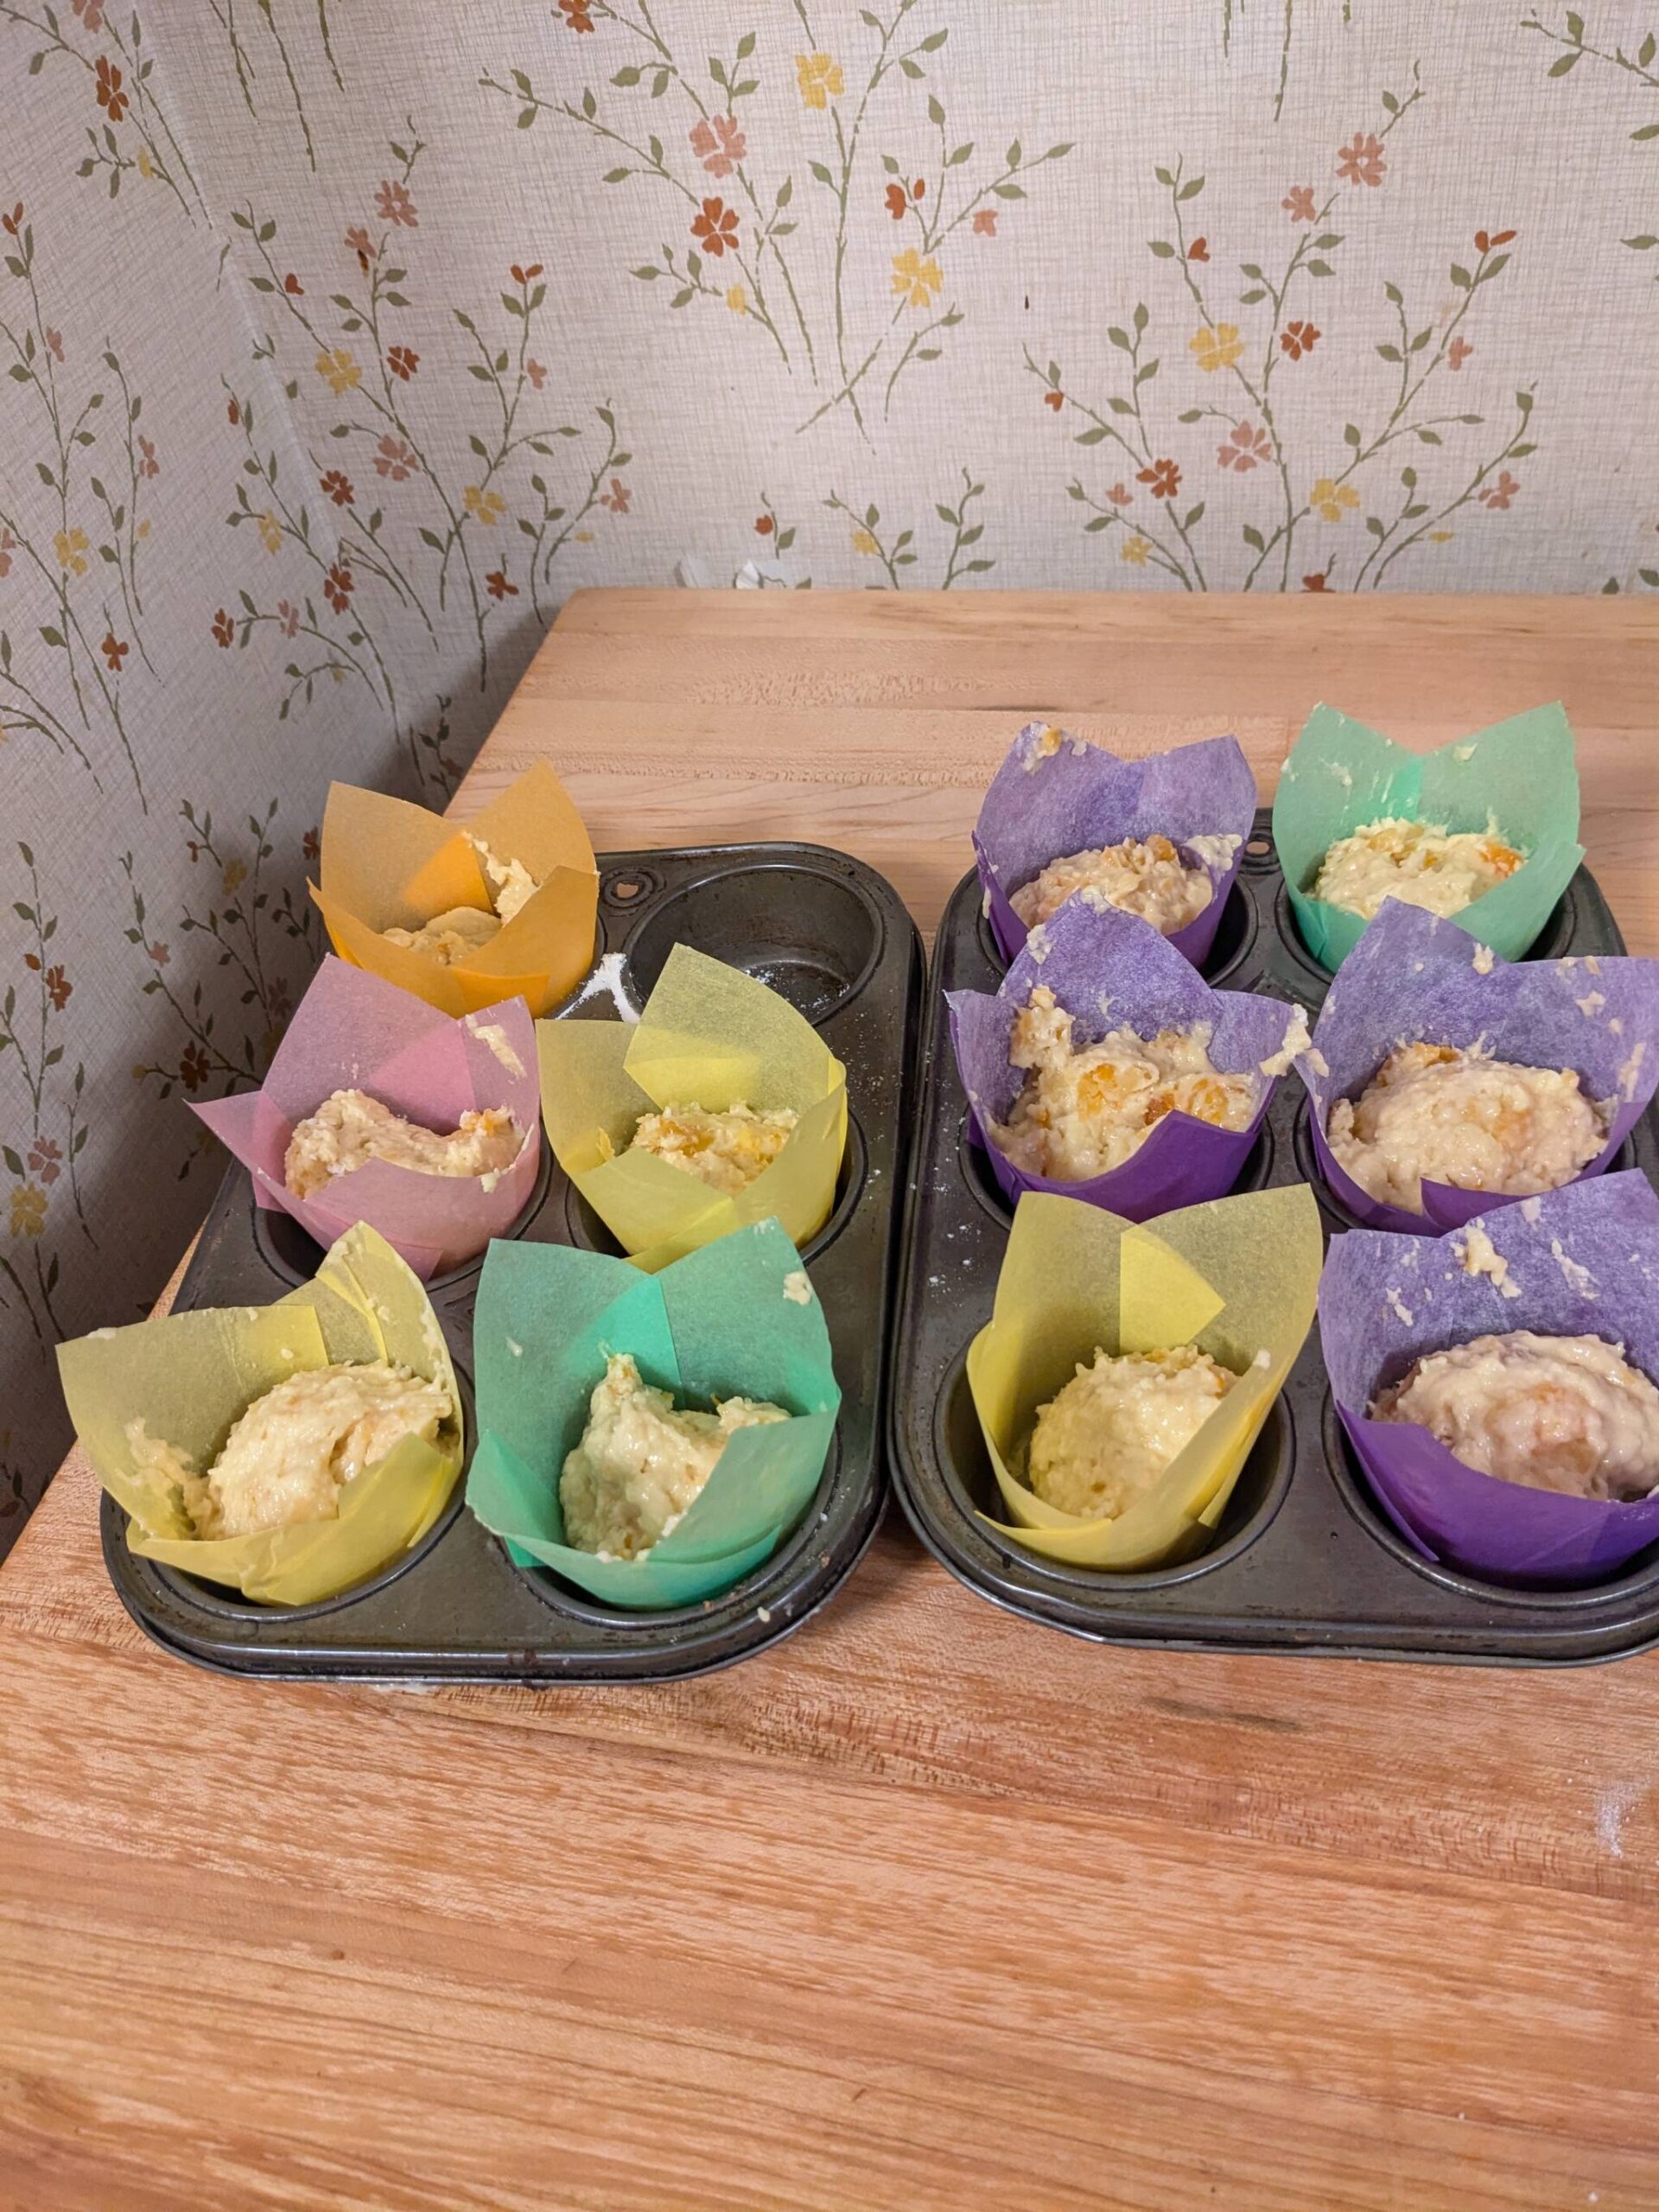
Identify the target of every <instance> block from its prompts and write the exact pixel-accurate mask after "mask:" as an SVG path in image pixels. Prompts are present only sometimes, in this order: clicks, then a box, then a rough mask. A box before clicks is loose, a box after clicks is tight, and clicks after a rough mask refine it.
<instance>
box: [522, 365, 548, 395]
mask: <svg viewBox="0 0 1659 2212" xmlns="http://www.w3.org/2000/svg"><path fill="white" fill-rule="evenodd" d="M524 374H525V375H526V376H527V377H528V378H530V384H531V391H540V390H541V388H542V386H543V385H544V384H545V383H546V382H547V364H546V363H545V362H544V361H526V362H525V363H524Z"/></svg>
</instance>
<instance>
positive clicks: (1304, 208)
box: [1279, 184, 1319, 223]
mask: <svg viewBox="0 0 1659 2212" xmlns="http://www.w3.org/2000/svg"><path fill="white" fill-rule="evenodd" d="M1279 205H1280V206H1281V207H1282V208H1283V209H1284V211H1285V213H1286V214H1287V215H1288V216H1289V218H1290V219H1291V221H1292V222H1293V223H1311V222H1313V220H1314V219H1315V217H1316V216H1317V215H1318V213H1319V210H1318V208H1317V207H1315V206H1314V205H1313V186H1312V185H1311V184H1293V185H1292V186H1291V188H1290V190H1289V191H1288V192H1287V194H1285V196H1284V198H1283V199H1282V200H1281V201H1280V202H1279Z"/></svg>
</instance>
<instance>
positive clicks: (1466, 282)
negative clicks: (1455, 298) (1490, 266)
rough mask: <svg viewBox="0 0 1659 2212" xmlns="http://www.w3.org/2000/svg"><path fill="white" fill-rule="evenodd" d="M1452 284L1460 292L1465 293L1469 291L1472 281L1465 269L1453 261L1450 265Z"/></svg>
mask: <svg viewBox="0 0 1659 2212" xmlns="http://www.w3.org/2000/svg"><path fill="white" fill-rule="evenodd" d="M1452 283H1454V284H1455V285H1456V286H1457V288H1458V289H1459V291H1460V292H1466V291H1468V290H1470V289H1471V287H1472V285H1473V283H1474V279H1473V277H1471V276H1470V274H1469V271H1468V270H1466V269H1465V268H1464V267H1462V265H1461V264H1459V263H1458V262H1455V261H1454V262H1453V263H1452Z"/></svg>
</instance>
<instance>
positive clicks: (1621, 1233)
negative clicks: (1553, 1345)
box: [1319, 1168, 1659, 1589]
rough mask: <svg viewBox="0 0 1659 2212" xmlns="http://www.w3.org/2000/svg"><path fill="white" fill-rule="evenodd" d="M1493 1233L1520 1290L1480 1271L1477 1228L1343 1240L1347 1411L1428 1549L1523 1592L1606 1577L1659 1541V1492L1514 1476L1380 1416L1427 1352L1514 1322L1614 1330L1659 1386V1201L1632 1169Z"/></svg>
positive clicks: (1379, 1485) (1337, 1242)
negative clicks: (1597, 1493) (1546, 1487)
mask: <svg viewBox="0 0 1659 2212" xmlns="http://www.w3.org/2000/svg"><path fill="white" fill-rule="evenodd" d="M1481 1229H1482V1230H1483V1231H1484V1234H1485V1236H1486V1237H1487V1238H1488V1239H1489V1240H1490V1242H1491V1245H1492V1247H1493V1249H1494V1250H1495V1251H1496V1252H1497V1255H1499V1257H1500V1259H1501V1260H1502V1261H1503V1262H1505V1263H1506V1266H1507V1270H1508V1272H1507V1276H1506V1278H1505V1280H1506V1281H1507V1284H1508V1286H1509V1287H1510V1291H1511V1293H1512V1295H1510V1296H1509V1297H1505V1296H1504V1295H1503V1293H1502V1290H1501V1289H1500V1287H1499V1286H1498V1284H1497V1283H1496V1282H1495V1281H1493V1280H1492V1274H1491V1261H1490V1260H1489V1259H1488V1260H1487V1270H1486V1271H1484V1272H1481V1273H1478V1274H1471V1273H1470V1272H1469V1271H1468V1269H1467V1268H1466V1266H1465V1258H1466V1257H1467V1256H1469V1255H1468V1244H1467V1240H1468V1231H1467V1230H1461V1229H1456V1230H1449V1231H1448V1232H1447V1233H1446V1235H1445V1236H1441V1237H1438V1238H1436V1239H1435V1240H1434V1241H1433V1242H1432V1243H1431V1242H1428V1241H1427V1240H1426V1239H1424V1238H1421V1237H1413V1238H1410V1239H1407V1238H1404V1237H1398V1236H1389V1235H1387V1234H1386V1233H1384V1232H1383V1231H1381V1230H1351V1232H1350V1233H1349V1234H1348V1235H1347V1236H1338V1237H1336V1238H1335V1239H1333V1240H1332V1246H1331V1254H1330V1257H1329V1258H1328V1260H1327V1261H1326V1262H1325V1279H1324V1281H1323V1282H1322V1283H1321V1285H1320V1287H1319V1335H1320V1338H1321V1340H1322V1342H1323V1344H1324V1347H1325V1367H1326V1369H1327V1370H1328V1372H1329V1374H1330V1377H1331V1390H1332V1396H1333V1397H1334V1398H1335V1400H1336V1405H1337V1411H1338V1414H1339V1416H1340V1417H1341V1421H1342V1425H1343V1427H1344V1429H1345V1430H1346V1431H1347V1433H1348V1440H1349V1442H1350V1443H1351V1445H1352V1446H1353V1448H1354V1451H1355V1453H1356V1455H1357V1458H1358V1459H1359V1462H1360V1465H1361V1466H1362V1467H1363V1469H1364V1471H1365V1474H1366V1477H1367V1478H1368V1480H1369V1481H1370V1486H1371V1488H1372V1490H1373V1491H1374V1492H1375V1494H1376V1498H1377V1500H1378V1503H1380V1504H1381V1505H1382V1507H1383V1510H1384V1512H1385V1513H1386V1514H1387V1516H1388V1517H1389V1520H1390V1521H1391V1522H1393V1523H1394V1525H1395V1528H1396V1529H1398V1530H1399V1531H1400V1533H1401V1535H1402V1536H1404V1537H1405V1539H1406V1541H1408V1543H1409V1544H1410V1545H1411V1547H1412V1548H1413V1549H1414V1550H1415V1551H1416V1552H1418V1553H1419V1554H1421V1556H1422V1557H1423V1558H1424V1559H1427V1560H1434V1561H1443V1562H1444V1563H1445V1564H1446V1565H1447V1566H1450V1567H1459V1568H1461V1569H1462V1570H1463V1571H1464V1572H1465V1573H1469V1574H1473V1575H1478V1576H1480V1577H1482V1578H1484V1580H1488V1581H1491V1582H1497V1583H1504V1584H1509V1585H1512V1586H1516V1587H1518V1588H1522V1589H1528V1588H1548V1587H1551V1586H1555V1587H1560V1586H1573V1585H1577V1584H1580V1583H1586V1582H1593V1581H1598V1580H1601V1579H1603V1578H1604V1577H1605V1576H1607V1575H1610V1574H1612V1573H1616V1572H1617V1571H1618V1568H1620V1567H1623V1566H1624V1563H1625V1562H1626V1560H1629V1559H1630V1557H1631V1556H1632V1555H1633V1554H1635V1553H1637V1552H1638V1551H1640V1550H1641V1549H1642V1548H1643V1546H1644V1545H1647V1544H1651V1543H1654V1542H1656V1541H1659V1497H1650V1498H1643V1499H1638V1500H1636V1501H1633V1502H1630V1503H1625V1502H1622V1501H1620V1500H1618V1499H1608V1498H1587V1497H1567V1496H1565V1495H1563V1494H1562V1493H1560V1492H1559V1491H1542V1490H1529V1489H1526V1488H1524V1487H1523V1486H1522V1485H1521V1484H1516V1483H1506V1482H1500V1481H1499V1480H1498V1478H1497V1477H1496V1476H1495V1475H1485V1474H1482V1473H1481V1472H1480V1471H1478V1469H1477V1468H1474V1467H1470V1466H1465V1465H1464V1463H1463V1461H1462V1460H1460V1459H1456V1458H1454V1457H1453V1455H1452V1452H1449V1451H1448V1450H1447V1449H1446V1446H1445V1445H1444V1444H1442V1443H1441V1442H1440V1440H1439V1439H1438V1438H1437V1437H1435V1436H1434V1435H1433V1434H1432V1433H1430V1431H1429V1430H1428V1429H1427V1428H1424V1427H1420V1426H1418V1425H1416V1424H1415V1423H1412V1422H1404V1421H1372V1420H1370V1419H1369V1418H1368V1413H1369V1408H1370V1406H1371V1404H1372V1403H1373V1402H1374V1401H1375V1399H1376V1395H1377V1392H1378V1391H1379V1390H1381V1389H1387V1388H1389V1385H1391V1384H1392V1383H1396V1382H1398V1381H1399V1379H1400V1377H1401V1376H1402V1375H1403V1374H1404V1373H1405V1372H1406V1370H1407V1369H1408V1368H1409V1367H1410V1366H1411V1365H1412V1364H1413V1363H1414V1362H1415V1361H1416V1360H1418V1359H1420V1358H1421V1357H1423V1356H1424V1354H1425V1353H1427V1352H1432V1351H1445V1350H1446V1349H1447V1347H1449V1346H1450V1345H1452V1344H1467V1343H1468V1342H1469V1340H1470V1339H1471V1338H1473V1337H1481V1336H1501V1335H1505V1334H1507V1333H1508V1332H1510V1331H1511V1330H1515V1329H1531V1330H1534V1331H1535V1332H1537V1333H1538V1334H1539V1335H1541V1336H1570V1337H1578V1336H1592V1337H1601V1338H1605V1340H1606V1341H1607V1342H1608V1343H1610V1344H1622V1345H1623V1347H1624V1354H1625V1357H1627V1358H1628V1359H1629V1360H1630V1363H1631V1364H1632V1365H1633V1366H1635V1367H1638V1368H1640V1369H1641V1370H1642V1371H1643V1373H1644V1374H1645V1375H1647V1376H1649V1377H1650V1378H1651V1379H1653V1380H1654V1381H1656V1382H1659V1197H1656V1196H1655V1194H1654V1192H1653V1189H1652V1186H1651V1185H1649V1182H1648V1180H1647V1179H1646V1177H1645V1176H1644V1175H1643V1174H1642V1173H1640V1172H1639V1171H1638V1170H1637V1169H1634V1168H1631V1169H1628V1170H1626V1171H1624V1172H1623V1173H1619V1174H1616V1175H1604V1176H1602V1177H1600V1178H1599V1179H1598V1180H1597V1181H1595V1182H1592V1183H1573V1184H1569V1185H1567V1188H1566V1189H1565V1190H1561V1191H1552V1192H1548V1194H1547V1195H1546V1196H1544V1197H1542V1198H1522V1200H1521V1201H1520V1203H1519V1204H1518V1205H1512V1206H1505V1207H1503V1209H1502V1210H1501V1211H1499V1212H1497V1213H1495V1214H1491V1215H1490V1216H1488V1217H1487V1218H1486V1220H1485V1221H1484V1222H1483V1223H1482V1224H1481ZM1479 1256H1480V1257H1481V1258H1483V1259H1485V1258H1486V1255H1485V1254H1484V1252H1483V1253H1482V1254H1481V1255H1479Z"/></svg>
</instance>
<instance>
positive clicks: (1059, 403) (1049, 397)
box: [1043, 391, 1065, 415]
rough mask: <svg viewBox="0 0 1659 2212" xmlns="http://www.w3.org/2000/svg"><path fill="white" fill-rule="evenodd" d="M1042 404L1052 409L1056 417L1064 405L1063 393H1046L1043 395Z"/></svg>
mask: <svg viewBox="0 0 1659 2212" xmlns="http://www.w3.org/2000/svg"><path fill="white" fill-rule="evenodd" d="M1043 404H1044V406H1045V407H1052V409H1053V410H1054V412H1055V413H1056V414H1057V415H1058V413H1059V411H1060V410H1061V408H1062V407H1064V406H1065V393H1064V392H1063V391H1046V392H1045V393H1044V394H1043Z"/></svg>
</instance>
